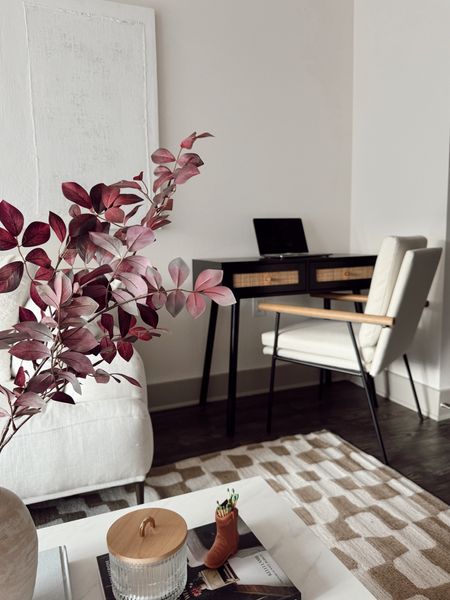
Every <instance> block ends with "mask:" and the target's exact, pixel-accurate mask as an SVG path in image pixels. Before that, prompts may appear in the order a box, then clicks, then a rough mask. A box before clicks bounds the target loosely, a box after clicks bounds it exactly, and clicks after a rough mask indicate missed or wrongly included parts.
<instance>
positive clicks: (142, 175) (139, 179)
mask: <svg viewBox="0 0 450 600" xmlns="http://www.w3.org/2000/svg"><path fill="white" fill-rule="evenodd" d="M133 179H134V181H142V180H143V179H144V171H141V172H140V173H139V175H135V176H134V177H133Z"/></svg>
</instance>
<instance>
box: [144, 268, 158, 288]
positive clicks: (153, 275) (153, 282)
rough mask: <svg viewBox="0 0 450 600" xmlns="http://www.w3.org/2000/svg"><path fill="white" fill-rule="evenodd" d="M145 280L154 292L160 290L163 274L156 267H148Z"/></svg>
mask: <svg viewBox="0 0 450 600" xmlns="http://www.w3.org/2000/svg"><path fill="white" fill-rule="evenodd" d="M145 278H146V280H147V282H148V283H149V285H150V286H151V287H152V288H153V289H154V290H159V288H160V287H161V284H162V278H161V273H160V272H159V271H158V269H155V267H148V269H147V271H146V272H145Z"/></svg>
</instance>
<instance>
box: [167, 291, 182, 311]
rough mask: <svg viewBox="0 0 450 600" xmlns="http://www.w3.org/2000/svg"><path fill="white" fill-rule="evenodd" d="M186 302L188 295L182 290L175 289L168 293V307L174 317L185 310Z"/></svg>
mask: <svg viewBox="0 0 450 600" xmlns="http://www.w3.org/2000/svg"><path fill="white" fill-rule="evenodd" d="M185 304H186V297H185V295H184V294H183V292H182V291H181V290H175V291H174V292H170V293H169V294H168V296H167V302H166V309H167V311H168V312H169V313H170V314H171V315H172V317H176V316H177V315H178V314H179V313H180V312H181V311H182V310H183V308H184V305H185Z"/></svg>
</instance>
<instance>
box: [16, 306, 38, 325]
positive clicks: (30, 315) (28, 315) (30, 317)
mask: <svg viewBox="0 0 450 600" xmlns="http://www.w3.org/2000/svg"><path fill="white" fill-rule="evenodd" d="M19 321H20V322H21V323H22V322H23V321H25V322H26V321H37V319H36V315H35V314H34V312H33V311H32V310H30V309H29V308H25V307H24V306H19Z"/></svg>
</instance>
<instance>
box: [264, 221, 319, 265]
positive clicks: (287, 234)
mask: <svg viewBox="0 0 450 600" xmlns="http://www.w3.org/2000/svg"><path fill="white" fill-rule="evenodd" d="M253 225H254V227H255V233H256V241H257V242H258V249H259V254H260V256H262V257H263V258H299V257H302V256H305V257H318V256H329V255H328V254H323V253H320V254H310V253H309V251H308V244H307V242H306V236H305V231H304V229H303V223H302V220H301V219H293V218H281V219H279V218H269V219H253Z"/></svg>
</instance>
